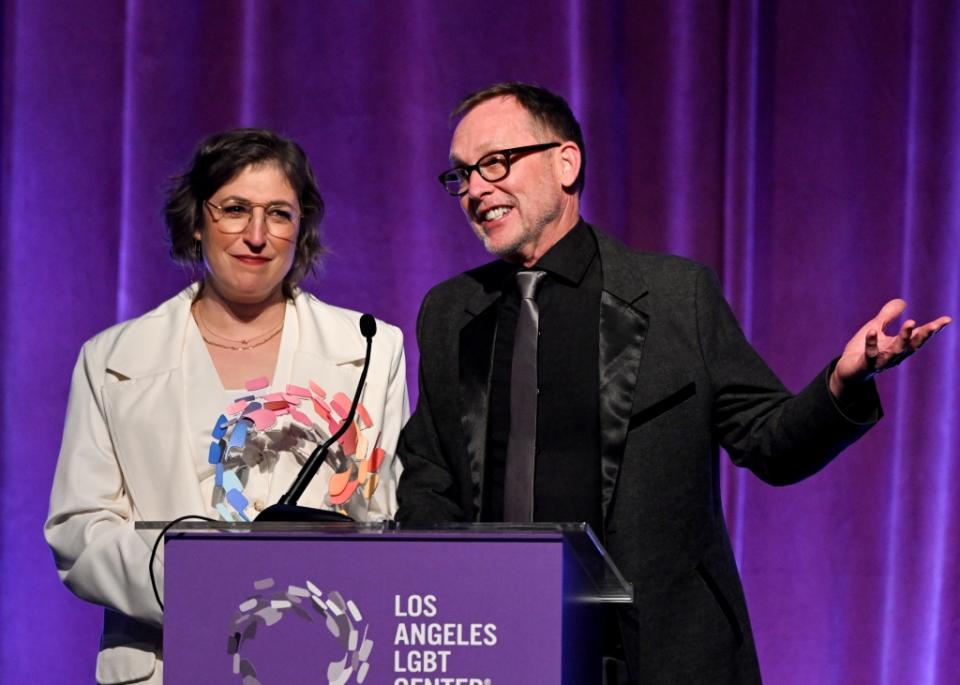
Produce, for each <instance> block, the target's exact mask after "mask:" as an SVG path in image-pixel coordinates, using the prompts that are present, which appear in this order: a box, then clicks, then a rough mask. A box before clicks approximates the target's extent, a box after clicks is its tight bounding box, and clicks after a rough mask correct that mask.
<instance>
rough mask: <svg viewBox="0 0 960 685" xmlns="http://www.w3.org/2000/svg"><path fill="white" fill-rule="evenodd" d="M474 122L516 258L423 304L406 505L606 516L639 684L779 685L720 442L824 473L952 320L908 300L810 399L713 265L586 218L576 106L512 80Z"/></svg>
mask: <svg viewBox="0 0 960 685" xmlns="http://www.w3.org/2000/svg"><path fill="white" fill-rule="evenodd" d="M454 116H460V117H462V118H461V119H460V121H459V124H458V125H457V127H456V130H455V132H454V135H453V141H452V143H451V147H450V159H451V162H452V164H453V165H454V168H453V169H451V170H450V171H448V172H446V173H444V174H443V175H441V182H442V183H444V185H445V187H446V188H447V190H448V192H450V193H451V194H453V195H457V196H459V198H460V204H461V207H462V209H463V211H464V213H465V214H466V216H467V219H468V221H469V223H470V224H471V226H472V228H473V230H474V232H475V233H476V234H477V236H478V237H479V238H480V239H481V240H482V241H483V243H484V245H485V246H486V248H487V249H488V250H489V251H490V252H492V253H493V254H495V255H497V256H499V257H500V258H501V259H500V260H498V261H496V262H494V263H491V264H487V265H486V266H482V267H480V268H477V269H474V270H472V271H469V272H467V273H465V274H461V275H460V276H457V277H456V278H453V279H451V280H449V281H447V282H445V283H442V284H440V285H438V286H437V287H435V288H434V289H432V290H431V291H430V292H429V293H428V294H427V296H426V298H425V299H424V302H423V306H422V308H421V312H420V317H419V321H418V327H417V335H418V340H419V344H420V351H421V361H420V399H419V404H418V407H417V410H416V412H415V414H414V416H413V417H412V418H411V420H410V422H409V423H408V425H407V426H406V428H405V429H404V431H403V434H402V435H401V441H400V445H399V447H398V453H399V455H400V458H401V459H402V461H403V463H404V467H405V471H404V474H403V476H402V478H401V481H400V486H399V493H398V496H399V500H400V509H399V511H398V514H397V519H398V520H400V521H402V522H404V523H411V524H417V523H430V522H439V521H473V520H490V521H497V520H520V521H523V520H527V521H529V520H535V521H587V522H589V523H590V524H591V525H592V526H593V527H594V528H595V529H596V530H597V531H598V532H599V534H600V535H601V537H602V539H603V541H604V543H605V545H606V547H607V549H608V551H609V552H610V554H611V556H612V558H613V559H614V561H615V562H616V563H617V565H618V566H619V568H620V570H621V571H622V572H623V573H624V575H625V577H626V578H627V579H628V580H629V581H631V582H632V583H633V584H634V588H635V601H634V603H633V605H631V606H630V607H629V608H628V609H626V610H623V611H621V612H619V616H618V619H619V621H618V622H619V627H620V632H621V634H622V640H623V643H622V644H623V650H624V653H625V656H626V661H627V665H628V667H629V681H630V682H633V683H644V684H646V683H670V684H671V685H673V684H676V683H710V684H711V685H715V684H717V683H758V682H760V674H759V668H758V665H757V660H756V654H755V649H754V643H753V637H752V634H751V631H750V624H749V620H748V617H747V612H746V605H745V603H744V599H743V593H742V589H741V586H740V580H739V576H738V573H737V569H736V565H735V562H734V558H733V554H732V552H731V549H730V543H729V540H728V536H727V532H726V527H725V524H724V520H723V515H722V511H721V507H720V502H719V475H718V473H719V468H718V450H719V447H720V446H723V447H724V448H725V449H726V450H727V451H728V452H729V454H730V455H731V457H732V458H733V460H734V462H735V463H737V464H738V465H740V466H746V467H748V468H750V469H751V470H752V471H754V472H755V473H756V474H757V475H758V476H759V477H760V478H762V479H763V480H765V481H767V482H770V483H778V484H783V483H792V482H795V481H798V480H800V479H802V478H805V477H806V476H809V475H811V474H813V473H815V472H816V471H817V470H819V469H820V468H822V467H823V466H824V465H825V464H826V463H827V462H829V461H830V460H831V459H832V458H833V457H834V456H835V455H836V454H837V453H838V452H839V451H840V450H842V449H843V447H845V446H846V445H848V444H850V443H851V442H853V441H854V440H856V439H857V438H858V437H860V436H861V435H862V434H863V433H864V432H866V430H867V429H868V428H869V427H870V426H871V425H872V424H873V423H875V422H876V421H877V420H878V419H879V417H880V415H881V412H880V407H879V400H878V398H877V395H876V391H875V388H874V385H873V382H872V380H871V377H872V376H873V375H874V374H875V373H877V372H879V371H880V370H882V369H884V368H888V367H892V366H894V365H896V364H897V363H899V362H900V361H902V360H903V359H904V358H905V357H906V356H908V355H909V354H911V353H912V352H914V351H915V350H916V349H917V348H919V347H920V346H921V345H922V344H923V343H924V342H925V341H926V340H927V339H928V338H929V336H930V335H932V334H933V333H935V332H936V331H938V330H939V329H940V328H942V327H943V326H945V325H946V324H947V323H949V321H950V320H949V318H947V317H941V318H939V319H937V320H936V321H933V322H930V323H928V324H926V325H924V326H916V325H915V324H914V322H913V321H906V322H905V323H904V324H903V326H902V328H901V329H900V332H899V334H898V335H896V336H895V337H889V336H887V335H885V334H884V332H883V329H884V327H885V326H886V324H887V323H888V322H890V321H891V320H893V319H894V318H896V317H897V316H899V315H900V313H901V312H902V310H903V308H904V306H905V305H904V303H903V301H902V300H894V301H892V302H889V303H887V304H886V305H885V306H884V307H883V309H882V310H881V311H880V313H879V314H878V316H877V317H876V318H874V319H873V320H871V321H870V322H868V323H867V324H866V325H864V327H863V328H862V329H861V330H860V331H858V332H857V334H856V335H855V336H854V337H853V338H852V339H851V341H850V342H849V343H848V345H847V347H846V349H845V350H844V352H843V354H842V356H841V357H840V358H839V359H838V360H837V361H836V362H835V363H832V364H830V365H829V366H827V368H826V369H824V370H823V371H822V372H821V373H819V374H817V376H816V377H815V378H814V379H813V381H812V382H811V383H810V384H809V385H808V386H807V387H806V388H805V389H804V390H802V391H801V392H800V393H799V394H797V395H795V396H794V395H791V394H790V393H789V392H788V391H787V390H786V389H785V388H784V387H783V385H782V384H781V383H780V382H779V380H778V379H777V378H776V376H775V375H774V374H773V373H772V372H771V371H770V369H769V368H768V367H767V366H766V365H765V364H764V363H763V361H762V360H761V359H760V358H759V357H758V355H757V354H756V352H755V351H754V350H753V349H752V347H751V346H750V345H749V344H748V343H747V341H746V340H745V338H744V337H743V334H742V332H741V331H740V328H739V326H738V325H737V322H736V320H735V319H734V317H733V314H732V313H731V311H730V309H729V307H728V305H727V303H726V302H725V301H724V299H723V297H722V295H721V293H720V289H719V286H718V284H717V282H716V279H715V278H714V277H713V275H712V274H711V273H710V272H709V271H708V270H707V269H706V268H704V267H702V266H700V265H698V264H695V263H693V262H690V261H687V260H684V259H680V258H676V257H666V256H656V255H650V254H644V253H640V252H634V251H631V250H630V249H628V248H627V247H625V246H624V245H622V244H620V243H618V242H616V241H615V240H614V239H613V238H611V237H609V236H607V235H606V234H605V233H602V232H601V231H599V230H597V229H594V228H592V227H591V226H589V225H587V224H586V223H584V222H583V221H582V219H581V218H580V205H579V193H580V190H581V188H582V185H583V178H584V156H585V155H584V144H583V138H582V134H581V132H580V127H579V124H578V123H577V121H576V119H575V118H574V116H573V114H572V113H571V112H570V109H569V107H568V106H567V104H566V102H564V101H563V99H562V98H560V97H558V96H556V95H554V94H552V93H549V92H548V91H546V90H543V89H541V88H538V87H534V86H528V85H524V84H516V83H507V84H498V85H495V86H492V87H490V88H488V89H485V90H483V91H480V92H478V93H475V94H473V95H471V96H469V97H467V98H466V99H465V100H464V101H463V102H462V103H461V104H460V106H459V107H458V108H457V109H456V110H455V112H454ZM531 273H532V274H534V275H532V276H531ZM531 282H535V284H534V285H530V283H531ZM518 288H520V289H522V290H523V293H522V295H521V294H518ZM531 331H532V333H531ZM531 350H533V351H532V352H531ZM531 355H532V361H531ZM531 369H532V370H531ZM531 373H532V374H533V380H530V374H531Z"/></svg>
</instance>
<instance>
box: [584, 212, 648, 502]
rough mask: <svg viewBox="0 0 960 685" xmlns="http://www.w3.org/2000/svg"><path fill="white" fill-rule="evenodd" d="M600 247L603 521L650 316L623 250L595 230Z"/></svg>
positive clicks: (643, 290) (612, 490)
mask: <svg viewBox="0 0 960 685" xmlns="http://www.w3.org/2000/svg"><path fill="white" fill-rule="evenodd" d="M594 233H595V235H596V236H597V244H598V246H599V249H600V263H601V267H602V270H603V293H602V294H601V297H600V323H599V325H600V369H599V377H600V387H599V390H600V397H599V410H600V468H601V475H600V483H601V485H600V487H601V490H600V495H601V507H602V511H603V518H604V521H606V520H607V517H608V515H609V513H610V504H611V502H612V501H613V498H614V494H615V492H616V486H617V481H618V479H619V476H620V464H621V461H622V460H623V452H624V446H625V444H626V438H627V429H628V426H629V423H630V413H631V411H632V408H633V401H634V398H635V396H636V392H637V378H638V375H639V368H640V357H641V355H642V353H643V343H644V341H645V340H646V336H647V330H648V326H649V316H648V315H647V313H646V312H645V311H643V310H642V308H641V307H640V305H639V303H638V300H640V299H641V298H642V297H643V296H644V295H645V294H646V293H647V288H646V285H645V284H644V282H643V278H642V276H640V275H639V274H638V273H637V272H636V267H635V266H634V265H633V264H631V263H630V261H629V260H628V259H627V258H626V257H627V255H628V254H629V251H628V249H627V248H626V247H625V246H624V245H621V244H620V243H617V242H615V241H613V240H612V239H611V238H609V237H608V236H606V235H605V234H603V233H600V232H598V231H594Z"/></svg>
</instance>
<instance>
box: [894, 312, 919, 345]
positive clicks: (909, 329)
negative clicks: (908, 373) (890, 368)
mask: <svg viewBox="0 0 960 685" xmlns="http://www.w3.org/2000/svg"><path fill="white" fill-rule="evenodd" d="M916 327H917V322H916V321H914V320H913V319H907V320H906V321H904V322H903V325H902V326H901V327H900V335H898V336H897V337H898V338H899V340H897V344H896V345H895V346H894V353H900V352H910V351H912V350H914V349H916V348H915V347H913V346H912V345H911V344H910V339H911V338H912V337H913V331H914V329H916Z"/></svg>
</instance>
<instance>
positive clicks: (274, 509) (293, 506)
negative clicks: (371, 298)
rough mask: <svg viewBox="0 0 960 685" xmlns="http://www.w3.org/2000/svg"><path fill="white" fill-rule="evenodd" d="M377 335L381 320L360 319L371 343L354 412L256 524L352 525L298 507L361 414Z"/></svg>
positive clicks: (327, 513)
mask: <svg viewBox="0 0 960 685" xmlns="http://www.w3.org/2000/svg"><path fill="white" fill-rule="evenodd" d="M376 334H377V320H376V319H374V318H373V317H372V316H370V315H369V314H363V315H361V316H360V335H362V336H363V337H364V338H366V340H367V351H366V354H365V356H364V359H363V370H362V371H361V372H360V380H359V381H358V382H357V391H356V392H355V393H354V395H353V403H352V404H351V405H350V411H349V412H348V413H347V417H346V418H345V419H344V420H343V423H342V424H341V425H340V428H339V429H337V431H336V432H335V433H334V434H333V435H331V436H330V437H329V438H327V440H326V441H325V442H324V443H323V444H322V445H317V447H316V449H314V450H313V452H311V453H310V456H309V457H308V458H307V461H306V462H305V463H304V465H303V468H301V469H300V473H298V474H297V477H296V478H295V479H294V481H293V485H291V486H290V489H289V490H287V492H286V493H285V494H284V495H283V497H281V498H280V501H279V502H277V503H276V504H273V505H271V506H269V507H267V508H266V509H264V510H263V511H261V512H260V515H259V516H257V518H256V521H318V522H341V523H342V522H351V521H353V519H352V518H350V517H349V516H344V515H343V514H340V513H337V512H335V511H327V510H326V509H313V508H311V507H301V506H299V505H298V504H297V502H298V501H299V499H300V496H301V495H302V494H303V491H304V490H306V489H307V486H308V485H310V481H312V480H313V477H314V476H315V475H316V474H317V471H319V470H320V467H321V466H323V462H324V461H326V458H327V452H328V451H329V449H330V446H331V445H332V444H333V443H335V442H336V441H337V440H338V439H339V438H340V436H341V435H343V434H344V433H346V432H347V430H349V428H350V424H351V423H353V416H354V414H355V413H356V411H357V405H358V404H360V393H361V392H362V391H363V383H364V381H366V380H367V371H368V370H369V368H370V350H371V348H372V347H373V336H375V335H376Z"/></svg>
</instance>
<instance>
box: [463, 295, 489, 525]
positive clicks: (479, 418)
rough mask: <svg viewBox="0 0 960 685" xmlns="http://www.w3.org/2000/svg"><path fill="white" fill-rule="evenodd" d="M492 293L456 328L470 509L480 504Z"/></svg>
mask: <svg viewBox="0 0 960 685" xmlns="http://www.w3.org/2000/svg"><path fill="white" fill-rule="evenodd" d="M497 296H498V293H496V292H482V293H480V294H479V295H478V296H477V297H475V298H474V299H473V300H472V301H471V302H469V303H468V306H467V314H468V316H470V317H471V318H470V319H469V320H468V321H467V323H466V324H465V325H464V326H463V328H461V329H460V371H459V373H460V407H461V414H460V421H461V425H462V428H463V436H464V445H465V446H466V450H467V457H468V459H469V460H470V480H471V482H472V484H473V508H474V511H475V512H478V513H479V512H480V507H481V504H482V502H483V468H484V462H485V460H486V450H487V412H488V409H489V406H490V371H491V368H492V365H493V342H494V339H495V338H496V334H497V307H496V298H497Z"/></svg>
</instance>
